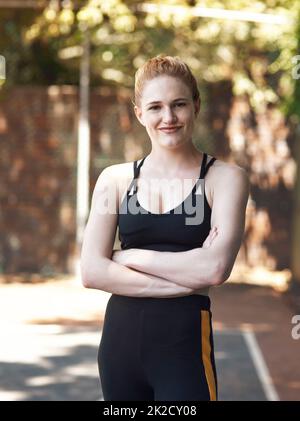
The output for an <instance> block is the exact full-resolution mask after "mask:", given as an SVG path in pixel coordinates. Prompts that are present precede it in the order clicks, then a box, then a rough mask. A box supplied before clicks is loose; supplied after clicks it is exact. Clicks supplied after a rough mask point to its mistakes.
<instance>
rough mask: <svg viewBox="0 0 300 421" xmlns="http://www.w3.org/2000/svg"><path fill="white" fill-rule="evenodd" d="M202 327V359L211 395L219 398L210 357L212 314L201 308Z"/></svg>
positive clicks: (212, 399)
mask: <svg viewBox="0 0 300 421" xmlns="http://www.w3.org/2000/svg"><path fill="white" fill-rule="evenodd" d="M201 329H202V360H203V364H204V370H205V376H206V381H207V383H208V388H209V395H210V400H211V401H216V400H217V393H216V382H215V376H214V372H213V367H212V363H211V359H210V353H211V345H210V314H209V312H208V311H207V310H201Z"/></svg>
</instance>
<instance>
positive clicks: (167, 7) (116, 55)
mask: <svg viewBox="0 0 300 421" xmlns="http://www.w3.org/2000/svg"><path fill="white" fill-rule="evenodd" d="M151 5H152V7H154V9H146V7H147V3H143V2H140V1H137V0H127V1H125V0H105V1H102V0H79V1H71V0H64V1H57V0H51V1H49V2H48V6H47V7H46V8H45V9H44V10H36V11H32V10H31V11H29V10H24V11H23V10H22V11H20V10H10V9H7V10H3V9H2V10H1V15H0V28H1V29H0V31H1V32H0V35H1V36H0V40H1V41H0V48H1V54H2V55H4V56H5V57H6V61H7V81H6V84H7V85H13V84H24V83H25V84H30V83H34V84H55V83H57V84H78V81H79V64H80V56H81V52H82V49H81V41H82V37H83V32H84V31H89V34H90V40H91V85H92V86H93V85H99V84H100V85H112V86H126V87H128V88H133V86H134V73H135V71H136V70H137V68H138V67H140V65H142V64H143V63H144V62H145V61H146V60H147V59H148V58H149V57H152V56H155V55H157V54H160V53H162V52H164V53H168V54H170V55H179V56H180V57H181V58H182V59H183V60H184V61H185V62H186V63H187V64H188V65H189V66H190V67H191V69H192V71H193V73H194V74H195V76H196V77H197V79H198V80H199V82H200V83H201V81H203V82H204V83H205V81H207V82H214V81H221V80H232V83H233V89H234V93H235V94H243V93H244V94H247V95H249V97H250V100H251V103H252V105H253V107H254V108H256V107H258V108H259V106H260V104H261V103H262V102H271V103H272V102H273V103H275V102H280V103H282V104H283V107H285V109H286V111H288V110H290V111H292V110H296V109H297V107H298V105H297V106H295V104H292V103H291V98H292V96H293V91H294V89H295V80H294V79H293V78H292V57H293V55H295V53H296V52H297V48H298V47H299V45H298V38H299V29H298V24H297V23H298V20H299V19H298V17H299V10H300V2H299V0H264V1H260V0H222V1H221V0H219V1H215V0H199V1H196V0H166V1H164V2H160V1H158V0H155V1H152V2H151ZM195 7H200V8H205V7H207V8H208V10H210V11H211V10H212V9H219V10H220V9H223V10H224V11H226V10H227V11H230V10H231V11H236V12H241V11H243V12H244V16H245V13H248V15H247V16H246V20H243V18H240V19H238V20H234V17H232V18H230V19H228V18H227V17H226V16H225V14H224V13H223V16H222V13H221V15H220V16H219V17H218V16H217V14H216V16H215V18H210V17H202V16H201V17H200V16H195V13H194V12H193V11H194V10H195V9H194V8H195ZM253 13H264V14H269V15H276V16H277V17H278V16H281V17H286V18H287V19H288V20H287V22H286V23H285V24H282V25H278V24H273V23H259V22H253V21H251V16H252V14H253ZM296 89H298V88H296ZM297 112H298V111H297Z"/></svg>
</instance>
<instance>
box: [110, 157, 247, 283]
mask: <svg viewBox="0 0 300 421" xmlns="http://www.w3.org/2000/svg"><path fill="white" fill-rule="evenodd" d="M222 171H223V173H222V176H220V175H219V176H218V174H217V172H216V173H215V176H216V177H215V180H214V194H213V207H212V215H211V225H212V226H213V227H217V229H218V235H217V236H216V237H215V238H214V239H213V241H209V245H207V244H203V247H201V248H200V247H199V248H195V249H192V250H188V251H185V252H160V251H155V250H142V249H129V250H124V251H120V252H119V251H118V252H117V253H116V254H115V253H114V256H113V260H115V261H118V262H119V263H121V264H124V265H125V266H127V267H131V268H134V269H136V270H139V271H142V272H145V273H149V274H153V275H156V276H162V277H163V278H166V279H169V280H171V281H173V282H176V283H178V284H179V285H183V286H186V287H189V288H193V289H195V290H197V289H199V288H203V287H207V286H213V285H220V284H221V283H223V282H225V281H226V279H228V277H229V276H230V273H231V271H232V268H233V265H234V262H235V259H236V256H237V253H238V251H239V248H240V246H241V242H242V239H243V235H244V228H245V210H246V205H247V201H248V197H249V179H248V176H247V173H246V171H245V170H244V169H242V168H240V167H238V166H232V165H230V166H226V168H225V167H223V168H222Z"/></svg>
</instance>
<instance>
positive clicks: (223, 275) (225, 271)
mask: <svg viewBox="0 0 300 421" xmlns="http://www.w3.org/2000/svg"><path fill="white" fill-rule="evenodd" d="M232 267H233V265H228V264H226V263H225V262H222V261H220V262H219V263H218V265H216V270H215V273H214V276H213V277H212V279H213V286H218V285H222V284H223V283H224V282H225V281H227V279H228V278H229V276H230V274H231V271H232Z"/></svg>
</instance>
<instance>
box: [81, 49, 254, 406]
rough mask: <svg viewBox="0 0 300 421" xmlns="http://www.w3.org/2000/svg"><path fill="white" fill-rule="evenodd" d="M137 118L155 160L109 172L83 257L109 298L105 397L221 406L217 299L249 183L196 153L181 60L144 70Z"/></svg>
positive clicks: (90, 280)
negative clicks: (214, 291) (213, 291)
mask: <svg viewBox="0 0 300 421" xmlns="http://www.w3.org/2000/svg"><path fill="white" fill-rule="evenodd" d="M134 111H135V114H136V116H137V118H138V120H139V121H140V123H141V124H142V125H143V126H144V127H145V129H146V130H147V133H148V135H149V137H150V140H151V145H152V148H151V152H150V153H149V154H148V155H147V156H145V157H143V159H141V160H139V161H134V162H133V163H132V162H130V163H124V164H119V165H112V166H109V167H107V168H105V169H104V170H103V171H102V173H101V174H100V176H99V178H98V180H97V183H96V186H95V189H94V192H93V197H92V205H91V212H90V216H89V220H88V223H87V226H86V229H85V234H84V241H83V246H82V254H81V268H82V280H83V285H84V286H85V287H87V288H95V289H100V290H104V291H107V292H110V293H112V295H111V297H110V299H109V301H108V304H107V308H106V313H105V319H104V325H103V331H102V337H101V342H100V347H99V352H98V364H99V374H100V381H101V384H102V391H103V396H104V399H105V400H109V401H111V400H113V401H114V400H123V401H127V400H128V401H134V400H145V401H153V400H154V401H168V400H193V401H201V400H217V376H216V368H215V359H214V346H213V332H212V313H211V308H210V298H209V296H208V293H209V288H210V287H213V286H217V285H220V284H222V283H223V282H224V281H225V280H226V279H227V278H228V277H229V275H230V273H231V270H232V267H233V264H234V261H235V259H236V256H237V253H238V250H239V248H240V245H241V241H242V238H243V233H244V224H245V209H246V204H247V199H248V195H249V181H248V177H247V174H246V172H245V170H243V169H242V168H240V167H238V166H236V165H232V164H227V163H225V162H222V161H220V160H216V159H215V158H214V157H211V156H208V155H207V154H206V153H205V152H202V151H199V150H198V149H197V148H196V147H195V146H194V144H193V142H192V135H193V129H194V124H195V120H196V118H197V116H198V114H199V111H200V96H199V92H198V88H197V83H196V80H195V78H194V77H193V75H192V73H191V71H190V69H189V67H188V66H187V65H186V64H185V63H184V62H183V61H181V60H180V58H178V57H170V56H166V55H159V56H157V57H154V58H152V59H150V60H148V61H147V62H146V63H145V64H144V65H143V66H142V67H141V68H140V69H139V70H138V71H137V73H136V80H135V104H134ZM204 181H205V183H204ZM116 192H117V193H116ZM113 193H114V194H113ZM107 199H108V201H109V202H110V205H113V206H109V211H107V208H106V207H105V205H104V203H107ZM105 210H106V211H105ZM117 226H118V227H119V238H120V240H121V249H122V250H120V251H113V250H112V248H113V244H114V239H115V234H116V228H117Z"/></svg>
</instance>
